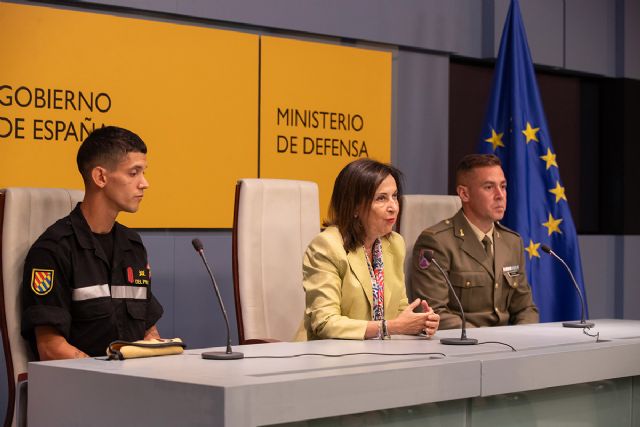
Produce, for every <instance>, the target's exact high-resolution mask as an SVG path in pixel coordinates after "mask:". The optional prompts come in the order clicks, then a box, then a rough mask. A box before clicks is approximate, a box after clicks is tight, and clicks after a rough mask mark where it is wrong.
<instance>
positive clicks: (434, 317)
mask: <svg viewBox="0 0 640 427" xmlns="http://www.w3.org/2000/svg"><path fill="white" fill-rule="evenodd" d="M418 306H420V307H421V308H422V313H416V312H414V311H413V310H415V309H416V308H418ZM439 325H440V315H439V314H436V313H434V311H433V309H432V308H431V307H429V304H427V301H425V300H421V299H420V298H416V299H415V300H414V301H413V302H412V303H411V304H409V305H408V306H407V308H405V309H404V310H403V311H402V313H400V314H399V315H398V317H396V318H395V319H393V320H388V321H387V327H388V328H389V332H390V333H391V334H392V335H393V334H404V335H417V334H419V333H423V332H424V333H425V334H426V335H427V336H428V337H431V336H433V335H434V334H435V333H436V331H437V330H438V326H439Z"/></svg>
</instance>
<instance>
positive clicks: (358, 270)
mask: <svg viewBox="0 0 640 427" xmlns="http://www.w3.org/2000/svg"><path fill="white" fill-rule="evenodd" d="M347 260H349V268H351V271H352V272H353V274H354V276H356V278H357V279H358V281H359V282H360V285H362V289H363V290H364V293H365V294H366V295H367V300H368V301H369V308H371V307H373V290H372V289H371V275H370V274H369V267H368V266H367V261H366V259H365V255H364V249H362V246H360V247H359V248H357V249H356V250H355V251H352V252H349V253H348V254H347Z"/></svg>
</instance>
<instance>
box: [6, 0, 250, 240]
mask: <svg viewBox="0 0 640 427" xmlns="http://www.w3.org/2000/svg"><path fill="white" fill-rule="evenodd" d="M0 40H3V42H2V45H1V46H0V188H2V187H7V186H38V187H70V188H82V182H81V179H80V176H79V174H78V172H77V170H76V166H75V155H76V152H77V149H78V146H79V143H80V142H81V141H82V140H83V139H84V138H85V137H86V135H87V133H88V132H89V131H90V130H91V129H92V128H93V127H94V126H95V127H98V126H102V125H117V126H121V127H125V128H128V129H130V130H132V131H134V132H136V133H138V134H139V135H140V136H141V137H142V139H143V140H144V141H145V142H146V144H147V146H148V148H149V153H148V156H147V158H148V162H149V169H148V170H147V178H148V179H149V182H150V185H151V186H150V188H149V190H148V191H147V194H146V197H145V200H144V201H143V202H142V205H141V208H140V211H139V212H138V213H136V214H133V215H129V214H123V215H121V217H120V218H119V220H120V221H122V222H123V223H125V224H127V225H129V226H133V227H144V228H172V227H183V228H184V227H188V228H227V227H231V225H232V222H233V197H234V188H235V182H236V180H237V179H238V178H243V177H255V176H256V174H257V165H258V152H257V148H256V136H257V134H258V127H257V121H258V112H257V105H258V100H257V97H258V71H257V70H258V53H259V52H258V49H259V43H258V36H256V35H250V34H242V33H236V32H231V31H221V30H215V29H210V28H200V27H194V26H187V25H177V24H168V23H159V22H150V21H145V20H139V19H129V18H122V17H116V16H109V15H102V14H96V13H84V12H76V11H69V10H59V9H55V8H48V7H42V6H25V5H16V4H7V3H0Z"/></svg>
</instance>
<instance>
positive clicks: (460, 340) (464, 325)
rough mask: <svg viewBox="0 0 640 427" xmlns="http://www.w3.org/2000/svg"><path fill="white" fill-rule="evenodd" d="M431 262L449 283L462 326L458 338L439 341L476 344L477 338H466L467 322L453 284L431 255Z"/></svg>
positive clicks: (446, 343)
mask: <svg viewBox="0 0 640 427" xmlns="http://www.w3.org/2000/svg"><path fill="white" fill-rule="evenodd" d="M431 262H432V263H434V264H435V266H436V267H438V270H440V273H442V276H443V277H444V280H445V281H446V282H447V284H448V285H449V289H451V292H452V293H453V296H454V297H455V299H456V302H457V303H458V307H460V314H461V315H462V328H461V329H462V332H461V334H460V338H441V339H440V343H441V344H445V345H476V344H478V340H477V339H475V338H467V322H466V319H465V317H464V309H463V308H462V303H461V302H460V299H459V298H458V295H456V291H455V290H454V289H453V285H452V284H451V281H450V280H449V276H447V273H445V272H444V270H443V269H442V267H440V264H438V261H436V259H435V258H433V257H432V258H431Z"/></svg>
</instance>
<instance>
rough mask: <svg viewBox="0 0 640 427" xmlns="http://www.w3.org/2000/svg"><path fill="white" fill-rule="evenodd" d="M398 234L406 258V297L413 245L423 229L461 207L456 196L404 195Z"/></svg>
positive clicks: (408, 293)
mask: <svg viewBox="0 0 640 427" xmlns="http://www.w3.org/2000/svg"><path fill="white" fill-rule="evenodd" d="M400 203H401V206H402V208H401V210H400V218H399V221H398V232H399V233H400V234H401V235H402V237H404V242H405V244H406V247H407V256H406V258H405V260H404V271H405V276H406V280H407V295H409V296H411V293H410V289H409V277H410V276H409V273H410V271H411V257H412V252H413V245H414V244H415V243H416V239H417V238H418V236H419V235H420V233H422V231H423V230H424V229H425V228H429V227H431V226H432V225H435V224H437V223H438V222H440V221H442V220H443V219H447V218H451V217H452V216H453V215H455V213H456V212H458V210H459V209H460V207H461V206H462V203H461V202H460V197H458V196H442V195H425V194H406V195H404V196H402V198H401V201H400Z"/></svg>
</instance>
